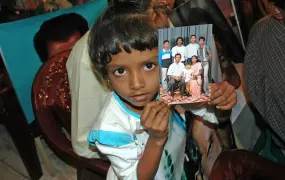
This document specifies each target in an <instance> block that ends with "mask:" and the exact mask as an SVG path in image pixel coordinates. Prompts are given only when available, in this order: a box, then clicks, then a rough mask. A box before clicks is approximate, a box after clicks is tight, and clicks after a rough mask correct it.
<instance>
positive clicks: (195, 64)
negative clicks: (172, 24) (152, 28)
mask: <svg viewBox="0 0 285 180" xmlns="http://www.w3.org/2000/svg"><path fill="white" fill-rule="evenodd" d="M158 39H159V43H158V47H159V54H158V61H159V65H160V77H161V80H160V98H162V99H163V100H166V101H167V102H168V103H169V104H184V103H197V102H203V101H207V100H208V98H209V96H210V83H211V82H213V76H221V70H220V66H219V64H218V60H217V58H213V50H214V53H216V48H215V47H213V46H214V40H213V35H212V24H204V25H197V26H185V27H177V28H166V29H159V30H158ZM218 79H220V78H218Z"/></svg>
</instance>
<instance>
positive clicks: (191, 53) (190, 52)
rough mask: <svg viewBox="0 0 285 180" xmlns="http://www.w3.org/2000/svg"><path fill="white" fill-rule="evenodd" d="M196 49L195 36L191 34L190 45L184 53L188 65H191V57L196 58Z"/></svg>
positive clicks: (197, 45) (197, 46)
mask: <svg viewBox="0 0 285 180" xmlns="http://www.w3.org/2000/svg"><path fill="white" fill-rule="evenodd" d="M198 48H199V44H197V43H196V35H195V34H192V35H191V36H190V43H189V44H188V45H187V46H186V51H185V54H186V57H187V61H188V63H191V61H192V57H193V56H197V51H198Z"/></svg>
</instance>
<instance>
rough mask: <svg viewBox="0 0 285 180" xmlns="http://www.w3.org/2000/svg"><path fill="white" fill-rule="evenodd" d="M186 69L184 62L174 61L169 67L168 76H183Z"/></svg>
mask: <svg viewBox="0 0 285 180" xmlns="http://www.w3.org/2000/svg"><path fill="white" fill-rule="evenodd" d="M184 70H185V65H184V64H183V63H181V62H180V63H178V64H176V63H172V64H171V65H170V66H169V68H168V72H167V75H168V76H181V75H182V74H183V72H184Z"/></svg>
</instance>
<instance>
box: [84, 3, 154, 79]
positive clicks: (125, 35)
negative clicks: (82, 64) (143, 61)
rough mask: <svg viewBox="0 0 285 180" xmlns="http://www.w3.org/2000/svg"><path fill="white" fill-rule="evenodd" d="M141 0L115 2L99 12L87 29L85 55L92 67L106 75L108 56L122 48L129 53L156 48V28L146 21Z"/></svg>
mask: <svg viewBox="0 0 285 180" xmlns="http://www.w3.org/2000/svg"><path fill="white" fill-rule="evenodd" d="M150 2H151V1H149V2H147V4H145V3H146V1H144V0H140V1H138V0H136V1H123V2H115V4H114V5H111V6H110V7H109V8H107V10H106V11H105V13H103V14H102V15H101V16H100V17H99V20H98V21H97V22H96V24H95V25H94V26H93V28H92V29H91V32H90V35H89V54H90V58H91V61H92V63H93V64H94V67H95V69H96V70H97V71H98V72H99V73H100V74H101V75H102V76H103V78H105V79H106V78H107V64H108V63H110V62H111V60H112V59H111V56H112V55H116V54H118V53H120V52H122V50H124V51H125V52H127V53H131V49H134V50H138V51H145V50H147V49H149V50H151V49H153V48H157V47H158V39H157V33H156V30H155V29H154V28H153V27H152V26H151V24H150V18H149V16H148V15H146V10H147V8H148V7H149V6H150Z"/></svg>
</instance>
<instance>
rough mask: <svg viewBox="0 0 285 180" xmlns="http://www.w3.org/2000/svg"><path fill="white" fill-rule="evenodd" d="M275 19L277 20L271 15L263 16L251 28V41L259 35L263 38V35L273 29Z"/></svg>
mask: <svg viewBox="0 0 285 180" xmlns="http://www.w3.org/2000/svg"><path fill="white" fill-rule="evenodd" d="M274 21H275V20H274V19H272V18H271V17H270V16H266V17H263V18H261V19H260V20H259V21H257V22H256V23H255V24H254V25H253V26H252V28H251V30H250V35H249V41H250V40H251V39H252V38H257V37H261V39H263V38H262V37H263V36H264V35H265V34H267V33H269V32H270V31H271V28H272V23H274Z"/></svg>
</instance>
